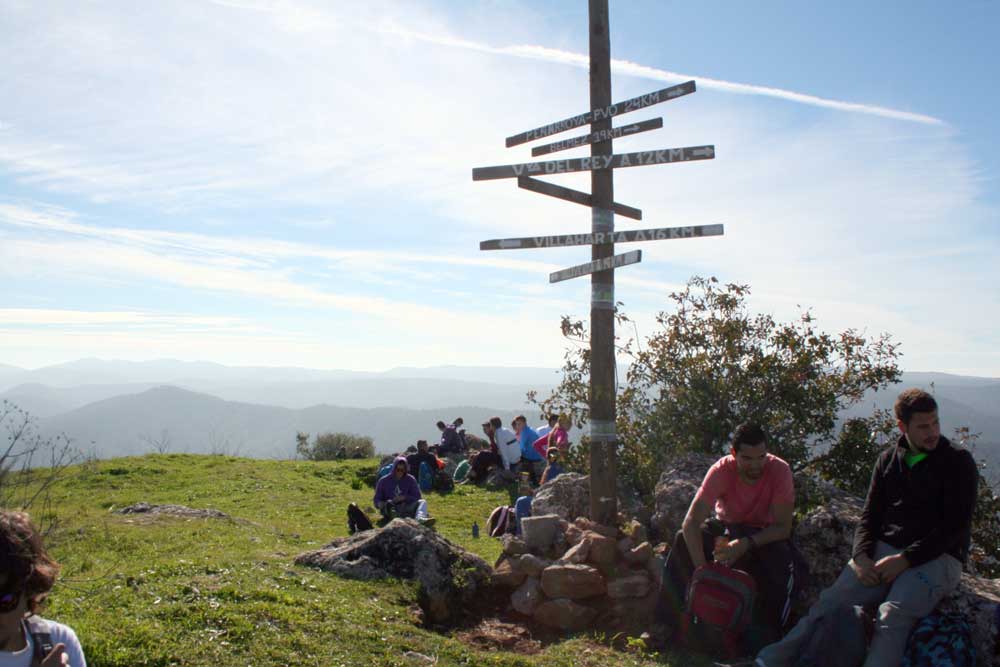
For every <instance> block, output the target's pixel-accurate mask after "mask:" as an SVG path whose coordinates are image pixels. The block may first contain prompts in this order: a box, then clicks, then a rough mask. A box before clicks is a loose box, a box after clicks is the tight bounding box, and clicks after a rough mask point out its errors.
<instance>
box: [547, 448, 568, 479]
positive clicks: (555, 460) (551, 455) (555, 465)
mask: <svg viewBox="0 0 1000 667" xmlns="http://www.w3.org/2000/svg"><path fill="white" fill-rule="evenodd" d="M545 458H546V460H547V461H548V465H546V466H545V470H544V471H542V481H541V484H545V482H548V481H551V480H553V479H555V478H556V477H558V476H559V475H561V474H563V473H564V472H566V470H565V469H564V468H563V467H562V465H560V464H559V458H560V452H559V448H558V447H549V451H548V452H546V454H545Z"/></svg>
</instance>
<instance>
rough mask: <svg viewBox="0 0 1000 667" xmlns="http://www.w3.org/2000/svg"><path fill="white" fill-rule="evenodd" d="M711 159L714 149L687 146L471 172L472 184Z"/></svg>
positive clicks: (506, 165) (480, 168) (502, 166)
mask: <svg viewBox="0 0 1000 667" xmlns="http://www.w3.org/2000/svg"><path fill="white" fill-rule="evenodd" d="M714 157H715V146H688V147H687V148H664V149H661V150H658V151H639V152H638V153H621V154H619V155H594V156H591V157H578V158H570V159H567V160H548V161H546V162H524V163H522V164H505V165H500V166H497V167H476V168H475V169H473V170H472V180H474V181H489V180H493V179H496V178H518V177H519V176H540V175H542V174H568V173H570V172H574V171H595V170H598V169H623V168H625V167H645V166H647V165H651V164H670V163H672V162H690V161H692V160H711V159H713V158H714Z"/></svg>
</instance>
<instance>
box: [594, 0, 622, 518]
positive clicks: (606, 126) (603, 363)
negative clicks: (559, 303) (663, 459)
mask: <svg viewBox="0 0 1000 667" xmlns="http://www.w3.org/2000/svg"><path fill="white" fill-rule="evenodd" d="M589 2H590V7H589V9H590V108H591V109H601V108H603V107H606V106H609V105H610V104H611V37H610V34H609V30H608V23H609V22H608V0H589ZM590 128H591V130H590V131H591V132H593V133H601V132H607V131H609V130H610V129H611V119H610V118H605V119H601V120H595V122H593V123H592V124H591V126H590ZM612 153H613V150H612V146H611V140H605V141H601V142H597V143H593V144H591V148H590V155H591V157H598V156H601V157H604V156H610V155H611V154H612ZM614 173H615V172H614V170H612V169H600V170H594V171H592V172H590V184H591V193H592V196H593V209H591V228H592V230H593V233H594V234H598V233H601V232H613V231H614V226H615V222H614V221H615V216H614V212H613V211H612V210H611V206H612V203H613V202H614ZM608 236H610V234H608ZM591 248H592V250H591V259H593V260H594V261H597V260H600V259H604V258H605V257H611V256H612V255H614V254H615V244H614V243H600V244H595V245H593V246H591ZM615 398H616V397H615V272H614V269H610V270H607V271H598V272H597V273H594V274H593V275H591V277H590V518H591V519H593V520H594V521H597V522H598V523H601V524H604V525H614V523H615V519H616V518H617V515H618V489H617V483H616V477H615V463H616V457H615V439H616V438H615Z"/></svg>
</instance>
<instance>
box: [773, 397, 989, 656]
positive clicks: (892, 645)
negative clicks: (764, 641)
mask: <svg viewBox="0 0 1000 667" xmlns="http://www.w3.org/2000/svg"><path fill="white" fill-rule="evenodd" d="M895 413H896V420H897V424H898V426H899V430H900V432H901V433H902V435H901V436H900V437H899V440H898V441H897V442H896V444H895V445H893V446H892V447H890V448H889V449H887V450H886V451H884V452H882V454H881V455H880V456H879V458H878V461H877V462H876V464H875V470H874V472H873V473H872V481H871V485H870V486H869V488H868V497H867V498H866V499H865V508H864V511H863V512H862V514H861V523H860V524H858V528H857V531H856V532H855V535H854V548H853V550H852V552H851V553H852V557H851V560H850V561H849V562H848V563H847V566H846V567H845V568H844V570H843V572H841V573H840V577H839V578H838V579H837V581H836V582H835V583H834V584H833V586H831V587H830V588H828V589H826V590H825V591H823V593H822V595H820V598H819V601H818V602H817V603H816V604H815V605H813V606H812V607H811V608H810V610H809V614H808V615H807V616H806V617H805V618H803V619H802V620H801V621H799V623H798V624H797V625H796V626H795V628H793V629H792V631H791V632H789V633H788V635H786V636H785V638H784V639H782V640H781V641H780V642H777V643H775V644H771V645H770V646H766V647H765V648H764V649H763V650H762V651H761V652H760V654H759V655H758V656H757V660H756V664H757V665H763V666H766V667H777V666H779V665H793V664H795V662H796V660H797V659H798V657H799V653H800V651H801V650H802V649H803V647H804V644H805V643H806V640H807V639H808V638H809V636H810V635H811V634H812V631H813V628H814V625H815V623H816V622H817V621H819V619H820V618H822V617H823V615H824V614H826V613H828V612H830V611H831V610H833V609H836V608H838V607H840V606H843V605H864V606H876V605H877V606H878V615H877V617H876V619H875V634H874V636H873V638H872V642H871V646H870V647H869V649H868V656H867V658H866V659H865V665H866V667H875V666H879V667H881V666H885V665H898V664H900V662H901V661H902V659H903V653H904V651H905V649H906V640H907V637H908V636H909V634H910V630H911V629H912V628H913V626H914V625H915V624H916V622H917V621H919V620H920V619H921V618H923V617H924V616H926V615H927V614H929V613H930V612H931V611H932V610H933V609H934V607H935V606H937V604H938V602H940V601H941V599H942V598H944V597H945V596H947V595H948V594H950V593H951V592H952V591H954V590H955V588H956V587H957V586H958V582H959V579H960V577H961V575H962V565H963V564H964V563H965V561H966V558H967V557H968V553H969V542H970V539H971V537H970V535H971V525H972V512H973V510H974V509H975V504H976V490H977V485H978V482H979V471H978V469H977V468H976V463H975V461H974V460H973V458H972V455H971V454H970V453H969V452H968V450H965V449H961V448H958V447H954V446H953V445H952V444H951V443H950V442H949V441H948V439H947V438H943V437H941V424H940V422H939V421H938V414H937V402H936V401H935V400H934V397H933V396H931V395H930V394H928V393H927V392H925V391H922V390H919V389H908V390H906V391H904V392H903V393H902V394H900V395H899V398H898V399H896V406H895Z"/></svg>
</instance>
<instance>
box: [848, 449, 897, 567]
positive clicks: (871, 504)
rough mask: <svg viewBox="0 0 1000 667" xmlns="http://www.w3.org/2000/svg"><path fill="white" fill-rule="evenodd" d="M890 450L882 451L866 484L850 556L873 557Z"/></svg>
mask: <svg viewBox="0 0 1000 667" xmlns="http://www.w3.org/2000/svg"><path fill="white" fill-rule="evenodd" d="M891 462H892V450H889V451H887V452H883V454H882V455H881V456H879V457H878V461H876V462H875V469H874V470H872V480H871V482H870V483H869V484H868V495H867V496H866V497H865V507H864V509H863V510H861V521H860V522H858V528H857V530H855V531H854V548H853V549H852V550H851V558H857V557H858V556H860V555H862V554H864V555H865V556H868V557H869V558H874V557H875V543H876V542H877V541H878V536H879V533H880V532H881V530H882V514H883V512H884V510H885V494H884V492H883V491H884V484H885V474H884V472H885V466H887V465H891Z"/></svg>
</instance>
